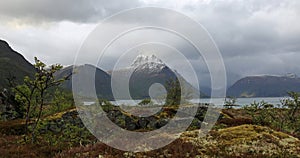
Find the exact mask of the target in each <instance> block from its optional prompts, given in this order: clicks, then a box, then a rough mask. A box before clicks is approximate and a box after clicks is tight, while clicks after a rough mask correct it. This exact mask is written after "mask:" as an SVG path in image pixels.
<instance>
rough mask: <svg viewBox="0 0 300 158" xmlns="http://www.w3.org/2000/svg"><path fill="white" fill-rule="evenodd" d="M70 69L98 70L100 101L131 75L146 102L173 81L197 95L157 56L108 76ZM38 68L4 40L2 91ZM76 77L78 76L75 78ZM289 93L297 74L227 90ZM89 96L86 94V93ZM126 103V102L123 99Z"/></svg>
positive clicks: (245, 81)
mask: <svg viewBox="0 0 300 158" xmlns="http://www.w3.org/2000/svg"><path fill="white" fill-rule="evenodd" d="M73 69H74V68H73V66H69V67H66V68H64V69H63V70H61V71H60V72H58V73H57V74H56V75H57V77H63V76H65V75H68V74H69V73H71V72H73V71H75V72H76V73H88V72H89V71H91V70H96V76H95V77H96V83H95V85H96V92H97V94H98V96H99V97H101V98H105V99H113V95H112V89H111V79H112V78H111V76H112V74H113V75H114V76H115V78H117V79H123V78H126V77H128V75H130V74H131V76H130V80H129V90H130V94H131V97H132V98H134V99H142V98H147V97H149V94H148V93H149V88H150V86H151V85H152V84H153V83H160V84H162V85H165V84H166V81H168V80H170V79H176V78H177V77H179V80H181V81H182V83H184V87H187V88H188V89H191V90H192V91H196V89H195V88H193V86H191V84H189V83H188V82H187V81H186V80H185V79H184V78H183V77H182V76H181V75H180V74H178V73H176V71H173V70H171V69H170V68H169V67H168V66H167V65H166V64H164V63H163V62H162V61H161V60H160V59H158V58H157V57H156V56H154V55H152V56H144V55H139V56H137V57H136V59H135V60H134V61H133V62H132V64H131V65H130V66H128V67H125V68H123V69H120V70H115V71H114V72H111V71H110V72H105V71H103V70H101V69H99V68H97V67H94V66H92V65H81V66H75V69H76V70H73ZM35 71H36V70H35V68H34V66H33V65H32V64H31V63H29V62H28V61H27V60H26V59H25V58H24V57H23V56H22V55H21V54H19V53H18V52H16V51H14V50H13V49H12V48H11V47H10V46H9V45H8V43H7V42H5V41H3V40H0V89H2V88H9V87H8V83H7V78H11V77H15V78H16V82H17V83H22V82H23V79H24V77H25V76H33V74H34V73H35ZM74 75H76V74H74ZM63 87H64V88H66V89H68V90H71V89H72V82H71V81H70V80H69V81H67V82H65V83H64V85H63ZM210 91H211V90H210V88H201V92H198V94H200V95H201V97H204V96H206V95H205V94H204V93H202V92H205V93H206V94H210ZM288 91H295V92H300V78H299V77H298V76H296V75H294V74H288V75H285V76H274V75H260V76H249V77H245V78H242V79H240V80H238V81H237V82H236V83H234V84H233V85H232V86H231V87H229V88H228V90H227V96H235V97H281V96H286V95H287V92H288ZM82 93H86V92H84V91H83V92H82ZM123 99H126V98H123Z"/></svg>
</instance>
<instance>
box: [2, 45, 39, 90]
mask: <svg viewBox="0 0 300 158" xmlns="http://www.w3.org/2000/svg"><path fill="white" fill-rule="evenodd" d="M34 73H35V68H34V66H33V65H32V64H30V63H29V62H28V61H27V60H26V59H25V58H24V57H23V56H22V55H21V54H19V53H18V52H16V51H14V50H13V49H12V48H11V47H10V46H9V44H8V43H7V42H5V41H3V40H0V88H7V87H8V81H7V78H12V77H15V81H16V82H17V83H22V82H23V79H24V77H25V76H33V74H34Z"/></svg>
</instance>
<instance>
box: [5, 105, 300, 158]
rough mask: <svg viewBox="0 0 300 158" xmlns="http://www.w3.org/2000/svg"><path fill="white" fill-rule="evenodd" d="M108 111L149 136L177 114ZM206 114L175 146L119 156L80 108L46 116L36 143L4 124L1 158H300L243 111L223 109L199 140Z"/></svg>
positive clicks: (295, 143)
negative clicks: (90, 129)
mask: <svg viewBox="0 0 300 158" xmlns="http://www.w3.org/2000/svg"><path fill="white" fill-rule="evenodd" d="M105 110H107V111H110V112H108V116H109V117H110V119H111V120H112V121H113V122H115V123H116V124H117V125H119V126H120V127H122V128H124V129H127V130H132V131H136V130H138V131H140V130H142V129H144V131H142V132H146V131H149V130H153V129H156V128H160V127H161V126H162V125H163V124H164V123H165V122H166V118H169V117H171V114H173V112H172V111H173V110H174V109H172V108H165V109H164V110H163V111H162V112H161V113H160V114H159V115H157V116H155V119H154V121H150V120H148V119H153V118H152V117H149V118H147V119H146V120H145V119H144V120H138V119H136V118H134V117H132V116H130V115H127V114H126V113H120V112H119V111H118V110H117V109H116V107H107V109H105ZM205 111H206V110H205V108H199V109H198V112H197V115H196V117H195V118H196V121H194V122H193V124H192V125H191V126H190V127H189V128H188V130H189V131H186V132H184V133H183V134H182V135H181V136H180V138H178V139H176V140H175V141H174V142H172V143H171V144H169V145H167V146H165V147H163V148H161V149H157V150H153V151H149V152H140V153H133V152H124V151H120V150H117V149H114V148H112V147H109V146H108V145H106V144H103V143H101V142H99V141H97V139H96V138H95V137H93V136H92V135H91V134H90V133H89V132H88V131H87V130H86V129H85V127H84V126H83V124H82V122H81V120H80V118H79V117H78V113H77V111H76V110H75V109H72V110H68V111H66V112H61V113H57V114H55V115H51V116H47V117H45V118H44V119H43V126H41V128H40V135H39V138H38V139H39V141H38V142H37V143H36V144H28V143H24V142H23V141H22V137H23V135H24V133H22V132H23V129H24V121H22V120H15V121H10V122H0V137H1V139H0V153H1V155H0V157H57V158H60V157H70V158H71V157H72V158H73V157H97V158H98V157H99V158H102V157H108V158H114V157H117V158H119V157H125V158H127V157H138V158H139V157H140V158H144V157H155V158H156V157H162V158H163V157H172V158H173V157H175V158H176V157H179V158H180V157H230V158H231V157H246V158H247V157H249V158H250V157H251V158H252V157H261V158H264V157H288V158H290V157H300V141H299V139H298V138H296V137H293V136H291V135H288V134H286V133H283V132H279V131H275V130H273V129H271V128H269V127H266V126H258V125H254V124H253V122H252V121H251V119H250V118H249V117H247V116H246V115H245V114H244V112H243V110H234V109H229V110H223V111H222V112H221V115H220V118H219V120H218V122H217V124H216V125H215V127H214V128H213V130H212V131H210V132H209V134H207V135H205V136H203V137H200V135H199V134H202V133H201V130H197V128H199V126H200V124H199V123H198V122H199V121H203V115H202V114H203V113H205ZM122 120H124V121H122ZM160 136H162V137H173V136H174V137H175V136H176V134H174V135H164V134H163V133H162V134H161V135H160ZM177 136H178V135H177ZM149 141H151V138H149ZM124 145H126V143H124Z"/></svg>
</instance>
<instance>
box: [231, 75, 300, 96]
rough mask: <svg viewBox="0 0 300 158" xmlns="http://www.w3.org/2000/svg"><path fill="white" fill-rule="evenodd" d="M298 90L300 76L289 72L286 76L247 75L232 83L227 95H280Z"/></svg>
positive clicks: (299, 88)
mask: <svg viewBox="0 0 300 158" xmlns="http://www.w3.org/2000/svg"><path fill="white" fill-rule="evenodd" d="M289 91H295V92H300V78H298V77H297V76H296V75H293V74H289V75H286V76H270V75H263V76H249V77H245V78H242V79H240V80H239V81H237V82H236V83H235V84H234V85H232V86H231V87H230V88H229V89H228V91H227V95H228V96H235V97H282V96H287V92H289Z"/></svg>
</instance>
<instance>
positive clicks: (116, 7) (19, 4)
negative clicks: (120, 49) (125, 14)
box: [0, 0, 139, 22]
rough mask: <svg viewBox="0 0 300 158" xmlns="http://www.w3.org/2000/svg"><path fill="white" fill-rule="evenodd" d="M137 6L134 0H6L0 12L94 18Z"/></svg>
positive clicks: (35, 17)
mask: <svg viewBox="0 0 300 158" xmlns="http://www.w3.org/2000/svg"><path fill="white" fill-rule="evenodd" d="M137 6H139V1H138V0H122V1H119V0H57V1H53V0H26V1H25V0H9V1H0V15H1V16H2V17H6V18H11V19H22V20H27V21H30V22H48V21H73V22H95V21H96V22H97V21H99V20H101V19H102V18H103V17H105V16H109V15H111V14H113V13H116V12H118V11H120V10H122V9H128V8H132V7H137Z"/></svg>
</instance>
